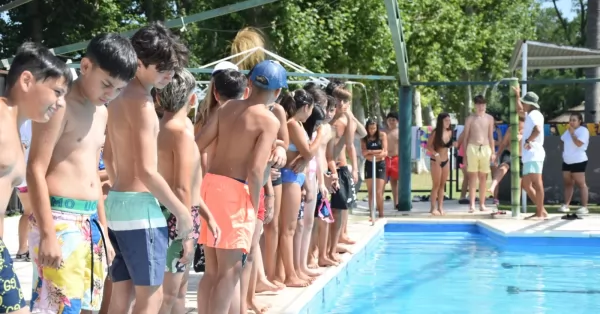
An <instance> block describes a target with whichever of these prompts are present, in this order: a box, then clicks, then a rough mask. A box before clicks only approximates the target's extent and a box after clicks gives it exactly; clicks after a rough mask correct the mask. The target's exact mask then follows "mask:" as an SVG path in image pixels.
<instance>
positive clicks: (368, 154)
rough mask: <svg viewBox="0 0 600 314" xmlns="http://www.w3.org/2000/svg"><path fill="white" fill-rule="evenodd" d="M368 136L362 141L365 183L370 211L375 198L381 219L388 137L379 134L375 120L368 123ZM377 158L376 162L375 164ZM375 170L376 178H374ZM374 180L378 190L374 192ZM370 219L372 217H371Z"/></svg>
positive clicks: (383, 133) (381, 133)
mask: <svg viewBox="0 0 600 314" xmlns="http://www.w3.org/2000/svg"><path fill="white" fill-rule="evenodd" d="M365 126H366V129H367V136H365V137H364V138H363V139H362V141H361V149H362V153H363V156H364V157H365V159H366V160H365V181H366V183H367V190H368V192H369V211H372V210H373V208H371V206H372V204H373V197H375V199H376V200H377V212H378V213H379V218H383V189H384V186H385V157H386V156H387V135H386V134H385V132H379V125H378V124H377V122H376V121H374V120H368V121H367V123H366V125H365ZM373 158H375V162H373ZM373 168H375V177H373ZM373 180H375V182H376V183H375V185H376V190H375V191H373ZM369 217H370V216H369Z"/></svg>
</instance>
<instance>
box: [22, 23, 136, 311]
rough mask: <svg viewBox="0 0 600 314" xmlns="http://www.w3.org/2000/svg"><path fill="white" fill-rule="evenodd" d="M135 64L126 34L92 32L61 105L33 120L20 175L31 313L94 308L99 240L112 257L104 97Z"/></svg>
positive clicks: (100, 279)
mask: <svg viewBox="0 0 600 314" xmlns="http://www.w3.org/2000/svg"><path fill="white" fill-rule="evenodd" d="M136 68H137V60H136V57H135V52H134V51H133V47H132V46H131V44H130V43H129V41H128V40H127V39H126V38H124V37H122V36H120V35H117V34H100V35H98V36H96V37H94V38H93V39H92V40H91V41H90V43H89V44H88V47H87V51H86V54H85V56H84V58H83V59H82V60H81V67H80V70H81V75H80V77H79V78H78V79H77V81H75V83H74V84H73V88H72V89H71V90H70V91H69V94H68V95H67V96H66V101H67V106H66V108H65V110H59V111H57V112H56V114H55V116H54V117H53V118H52V119H51V120H50V121H49V122H48V123H45V124H39V123H33V125H32V141H31V147H30V151H29V162H28V165H27V182H28V184H29V187H28V188H29V193H31V194H30V195H31V200H32V209H33V215H34V219H32V222H31V226H32V227H31V232H30V234H29V245H30V251H31V256H32V260H33V261H34V263H35V268H34V270H37V274H36V276H35V278H34V281H33V282H34V287H35V288H34V291H33V295H32V298H31V304H32V305H31V308H32V310H33V312H43V313H63V311H65V310H66V309H65V308H68V311H73V312H75V313H78V312H79V311H97V310H99V309H100V303H101V298H102V288H103V283H104V276H105V269H104V266H103V259H104V248H103V245H104V246H105V247H107V248H108V250H107V251H109V254H108V259H109V260H110V259H111V258H112V257H111V253H110V252H112V248H110V244H109V243H106V240H107V239H105V235H106V230H105V226H106V224H105V223H106V221H105V215H104V206H103V204H104V202H103V201H104V196H103V193H102V185H101V183H100V178H99V176H98V162H99V157H100V150H101V148H102V145H103V144H104V131H105V129H106V120H107V118H108V113H107V110H106V107H105V106H104V104H105V103H107V102H109V101H111V100H112V99H113V98H115V97H116V96H117V95H118V94H119V93H120V91H121V90H122V89H123V88H124V87H125V86H126V85H127V84H128V83H129V81H130V80H131V79H132V78H133V75H134V74H135V71H136ZM101 240H102V241H101ZM90 260H91V262H90ZM106 262H107V263H109V261H106ZM90 263H91V264H90ZM90 267H91V269H90Z"/></svg>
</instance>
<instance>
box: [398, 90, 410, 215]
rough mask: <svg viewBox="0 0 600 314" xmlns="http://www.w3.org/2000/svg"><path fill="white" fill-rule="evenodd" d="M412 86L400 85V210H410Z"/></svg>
mask: <svg viewBox="0 0 600 314" xmlns="http://www.w3.org/2000/svg"><path fill="white" fill-rule="evenodd" d="M412 95H413V87H412V86H410V85H409V86H400V101H399V104H398V117H399V118H400V121H398V155H399V157H400V158H398V169H399V172H400V173H399V177H400V178H399V179H400V180H399V182H398V210H399V211H410V209H411V207H412V197H411V190H412V186H411V176H412V174H411V172H412V169H411V156H410V154H411V152H412V136H411V134H412V132H411V127H412V97H413V96H412Z"/></svg>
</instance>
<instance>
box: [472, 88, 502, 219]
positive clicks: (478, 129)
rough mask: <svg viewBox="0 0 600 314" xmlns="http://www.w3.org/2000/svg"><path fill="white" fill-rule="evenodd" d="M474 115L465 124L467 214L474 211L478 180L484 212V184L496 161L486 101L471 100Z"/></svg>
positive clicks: (492, 124) (477, 97) (492, 121)
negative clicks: (467, 188) (467, 187)
mask: <svg viewBox="0 0 600 314" xmlns="http://www.w3.org/2000/svg"><path fill="white" fill-rule="evenodd" d="M473 103H475V113H473V114H471V115H470V116H469V117H468V118H467V121H466V122H465V130H464V133H465V136H464V140H465V142H466V143H467V149H466V154H465V155H466V156H465V157H464V162H465V164H466V167H467V175H468V177H469V201H470V202H469V203H470V205H469V212H470V213H472V212H474V211H475V196H476V191H477V185H476V184H475V182H477V180H479V210H480V211H485V210H486V207H485V198H486V195H485V193H486V192H487V188H486V183H487V177H488V174H489V173H490V171H491V169H490V164H491V163H492V162H493V161H495V160H496V154H495V153H494V149H495V148H494V118H493V117H492V116H491V115H489V114H487V113H485V109H486V100H485V98H483V96H481V95H478V96H475V98H474V99H473Z"/></svg>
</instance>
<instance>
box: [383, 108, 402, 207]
mask: <svg viewBox="0 0 600 314" xmlns="http://www.w3.org/2000/svg"><path fill="white" fill-rule="evenodd" d="M385 123H386V124H387V127H388V129H387V136H388V139H387V142H388V155H387V157H385V176H386V177H387V178H388V179H389V180H390V185H391V188H392V199H393V200H394V208H396V209H398V178H399V177H398V113H396V112H390V113H388V114H387V117H386V118H385Z"/></svg>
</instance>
